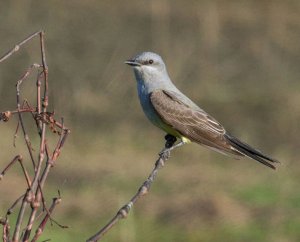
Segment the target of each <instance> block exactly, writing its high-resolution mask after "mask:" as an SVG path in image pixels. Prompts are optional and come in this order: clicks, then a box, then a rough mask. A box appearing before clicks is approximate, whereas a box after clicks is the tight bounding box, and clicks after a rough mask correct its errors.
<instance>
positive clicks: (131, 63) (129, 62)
mask: <svg viewBox="0 0 300 242" xmlns="http://www.w3.org/2000/svg"><path fill="white" fill-rule="evenodd" d="M124 63H125V64H127V65H130V66H141V64H140V63H138V62H136V61H134V60H127V61H125V62H124Z"/></svg>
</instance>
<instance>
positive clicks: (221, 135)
mask: <svg viewBox="0 0 300 242" xmlns="http://www.w3.org/2000/svg"><path fill="white" fill-rule="evenodd" d="M125 63H126V64H128V65H130V66H132V67H133V70H134V74H135V78H136V80H137V89H138V96H139V99H140V103H141V106H142V108H143V110H144V113H145V114H146V116H147V117H148V119H149V120H150V121H151V122H152V123H153V124H154V125H155V126H157V127H159V128H161V129H162V130H164V131H165V132H167V133H168V134H170V135H172V136H175V137H177V138H179V139H181V142H180V143H179V144H177V145H175V146H173V147H171V148H170V149H173V148H174V147H178V146H180V145H183V144H186V143H189V142H196V143H198V144H200V145H203V146H206V147H208V148H210V149H213V150H215V151H218V152H220V153H223V154H227V155H233V156H235V157H236V158H238V157H241V156H247V157H250V158H252V159H254V160H257V161H259V162H260V163H262V164H264V165H266V166H268V167H270V168H273V169H275V166H274V165H273V164H272V163H275V162H278V161H277V160H276V159H273V158H271V157H269V156H267V155H265V154H263V153H262V152H261V151H259V150H257V149H254V148H252V147H251V146H250V145H248V144H246V143H244V142H242V141H240V140H239V139H237V138H235V137H234V136H232V135H230V134H229V133H228V132H226V130H225V129H224V127H223V126H222V125H221V124H220V123H219V122H218V121H217V120H215V119H214V118H213V117H212V116H210V115H209V114H207V113H206V112H205V111H204V110H203V109H201V108H199V107H198V106H197V105H196V104H195V103H194V102H193V101H191V100H190V99H189V98H188V97H187V96H185V95H184V94H183V93H182V92H181V91H179V90H178V89H177V88H176V86H175V85H174V84H173V82H172V81H171V79H170V77H169V75H168V72H167V69H166V65H165V63H164V61H163V60H162V58H161V57H160V56H159V55H158V54H155V53H152V52H143V53H140V54H138V55H136V56H135V57H134V58H132V59H130V60H127V61H126V62H125Z"/></svg>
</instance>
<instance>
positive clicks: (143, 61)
mask: <svg viewBox="0 0 300 242" xmlns="http://www.w3.org/2000/svg"><path fill="white" fill-rule="evenodd" d="M125 64H128V65H130V66H132V67H133V70H134V72H135V75H136V78H137V79H138V80H145V79H153V78H155V79H156V78H157V77H163V76H164V75H166V74H167V72H166V66H165V63H164V61H163V60H162V58H161V57H160V56H159V55H158V54H155V53H153V52H142V53H140V54H138V55H136V56H135V57H133V58H132V59H130V60H127V61H125Z"/></svg>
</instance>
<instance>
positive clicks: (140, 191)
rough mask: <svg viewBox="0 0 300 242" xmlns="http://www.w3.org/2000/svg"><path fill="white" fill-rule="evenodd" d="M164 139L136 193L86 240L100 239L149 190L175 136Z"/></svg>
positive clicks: (126, 214) (166, 157) (168, 153)
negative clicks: (149, 171) (161, 148)
mask: <svg viewBox="0 0 300 242" xmlns="http://www.w3.org/2000/svg"><path fill="white" fill-rule="evenodd" d="M165 139H166V143H165V148H164V149H163V151H162V152H160V153H159V158H158V160H157V161H156V162H155V166H154V168H153V170H152V171H151V173H150V175H149V176H148V178H147V180H146V181H144V183H143V184H142V185H141V186H140V188H139V189H138V191H137V193H136V194H135V195H134V196H133V197H132V198H131V199H130V201H129V202H128V203H127V204H125V205H124V206H123V207H121V208H120V209H119V211H118V212H117V214H116V215H115V216H114V217H113V218H112V219H111V220H110V221H109V222H108V223H107V224H106V225H105V226H104V227H103V228H101V229H100V230H99V231H98V232H97V233H96V234H95V235H93V236H92V237H90V238H89V239H87V242H95V241H98V240H100V239H101V238H102V237H103V236H104V234H105V233H106V232H107V231H109V230H110V229H111V228H112V227H113V226H114V225H115V224H116V223H117V222H118V221H119V220H121V219H124V218H127V216H128V214H129V212H130V210H131V208H132V207H133V205H134V204H135V203H136V202H137V201H138V200H139V199H140V198H141V197H142V196H144V195H146V194H147V193H148V192H149V190H150V187H151V185H152V183H153V182H154V180H155V178H156V176H157V173H158V171H159V169H160V168H162V167H163V166H164V164H165V162H166V161H167V160H168V159H169V157H170V150H169V148H171V147H172V146H173V145H174V143H175V142H176V138H175V137H174V136H172V135H169V134H168V135H166V136H165Z"/></svg>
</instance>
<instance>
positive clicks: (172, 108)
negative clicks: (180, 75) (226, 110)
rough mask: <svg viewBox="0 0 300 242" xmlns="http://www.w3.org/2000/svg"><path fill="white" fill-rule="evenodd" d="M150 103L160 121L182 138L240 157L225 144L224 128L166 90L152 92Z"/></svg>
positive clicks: (201, 111) (204, 113)
mask: <svg viewBox="0 0 300 242" xmlns="http://www.w3.org/2000/svg"><path fill="white" fill-rule="evenodd" d="M150 101H151V104H152V105H153V107H154V109H155V110H156V112H157V113H158V115H159V116H160V117H161V119H162V120H163V121H164V122H165V123H166V124H168V125H170V126H171V127H172V128H173V129H175V130H176V131H177V132H179V133H180V134H182V135H183V136H185V137H187V138H189V139H190V140H192V141H194V142H196V143H199V144H202V145H205V146H208V147H211V148H213V149H216V150H218V151H219V152H221V153H233V154H236V155H241V154H240V153H239V152H237V151H235V150H234V149H232V148H231V145H230V144H229V143H228V142H227V140H226V138H225V137H224V134H225V133H226V131H225V129H224V127H223V126H222V125H221V124H220V123H219V122H218V121H216V120H215V119H214V118H213V117H211V116H210V115H208V114H207V113H206V112H204V111H203V110H201V109H200V108H199V109H195V108H192V107H190V106H189V105H187V104H186V103H184V102H183V101H182V100H181V99H180V98H179V97H178V96H176V95H174V94H173V93H172V92H169V91H166V90H156V91H153V92H152V93H151V94H150Z"/></svg>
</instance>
